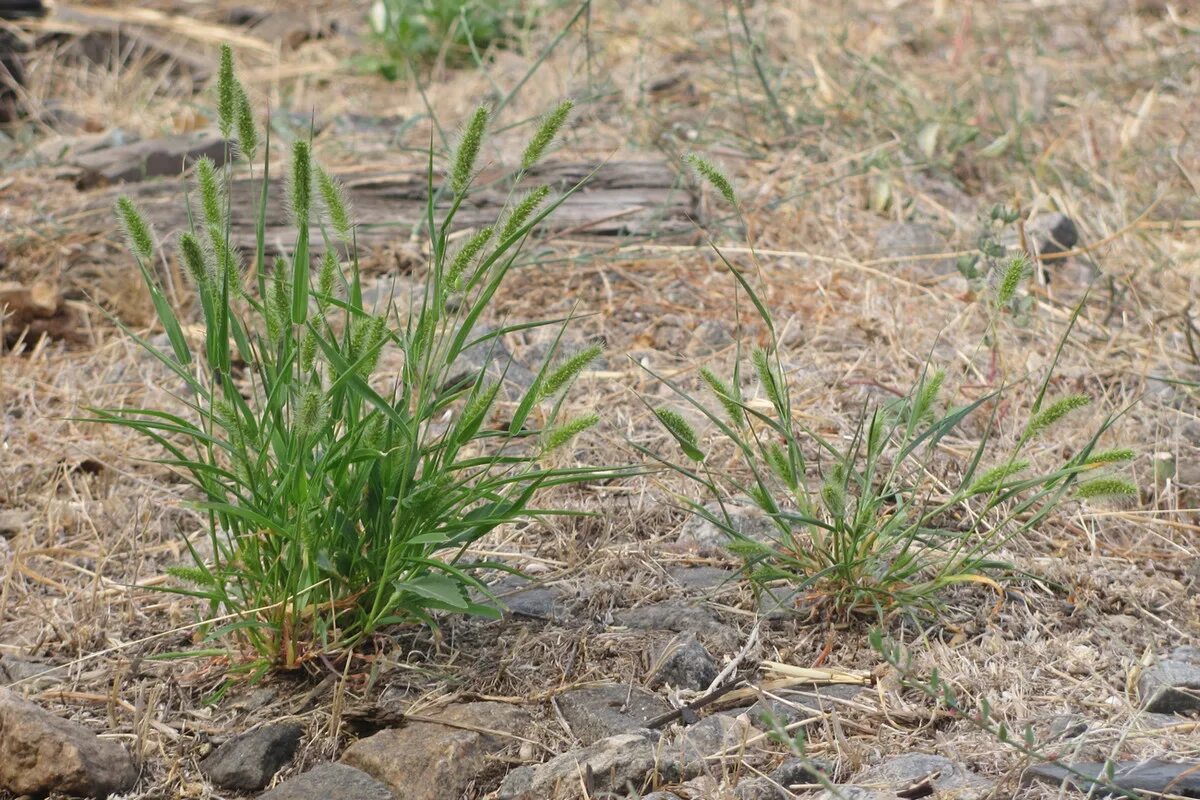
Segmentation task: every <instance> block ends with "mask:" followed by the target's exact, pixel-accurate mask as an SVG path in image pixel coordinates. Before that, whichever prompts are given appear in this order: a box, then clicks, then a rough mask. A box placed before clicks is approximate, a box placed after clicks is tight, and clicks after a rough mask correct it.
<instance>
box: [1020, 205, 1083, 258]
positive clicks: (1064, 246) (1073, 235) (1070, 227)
mask: <svg viewBox="0 0 1200 800" xmlns="http://www.w3.org/2000/svg"><path fill="white" fill-rule="evenodd" d="M1025 239H1026V240H1027V241H1028V242H1029V243H1030V244H1032V245H1033V246H1034V247H1036V248H1037V252H1038V254H1039V255H1049V254H1050V253H1065V252H1066V251H1067V250H1070V249H1071V248H1072V247H1074V246H1075V245H1076V244H1078V243H1079V229H1078V228H1076V227H1075V222H1074V221H1073V220H1072V219H1071V218H1070V217H1068V216H1067V215H1066V214H1060V213H1058V212H1054V213H1051V214H1038V215H1037V216H1036V217H1034V218H1033V219H1032V220H1030V221H1029V222H1027V223H1026V224H1025Z"/></svg>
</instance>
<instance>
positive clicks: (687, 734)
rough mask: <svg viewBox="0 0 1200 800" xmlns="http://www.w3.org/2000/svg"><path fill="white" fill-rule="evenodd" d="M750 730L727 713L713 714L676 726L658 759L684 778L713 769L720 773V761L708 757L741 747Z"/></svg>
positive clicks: (666, 769)
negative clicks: (692, 723)
mask: <svg viewBox="0 0 1200 800" xmlns="http://www.w3.org/2000/svg"><path fill="white" fill-rule="evenodd" d="M751 733H752V731H750V729H749V726H748V725H747V724H746V723H745V722H744V721H742V720H739V719H738V718H736V717H732V716H729V715H727V714H714V715H712V716H710V717H705V718H704V719H702V720H700V721H699V722H697V723H696V724H695V725H689V726H687V727H685V728H680V729H677V730H676V731H675V732H674V733H673V734H672V735H671V737H670V740H669V741H664V743H663V744H662V746H661V747H660V749H659V758H660V760H661V763H662V764H663V765H670V766H669V768H667V767H664V768H663V769H664V771H667V772H669V773H671V774H672V775H673V776H678V777H681V778H683V779H684V780H689V779H692V778H696V777H698V776H700V775H703V774H705V773H708V772H712V771H714V770H715V771H718V772H719V770H720V760H719V759H716V758H714V759H713V760H712V761H709V757H710V756H717V755H719V754H722V753H724V752H725V751H727V750H730V749H733V748H737V747H740V746H741V744H742V743H743V742H745V741H746V739H748V738H749V737H750V735H751Z"/></svg>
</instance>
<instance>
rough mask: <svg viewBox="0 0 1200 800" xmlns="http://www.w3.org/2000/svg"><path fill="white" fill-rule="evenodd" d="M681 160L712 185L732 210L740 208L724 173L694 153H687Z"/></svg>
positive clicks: (731, 185)
mask: <svg viewBox="0 0 1200 800" xmlns="http://www.w3.org/2000/svg"><path fill="white" fill-rule="evenodd" d="M683 159H684V161H686V162H687V163H688V164H690V165H691V166H692V169H694V170H696V172H697V173H698V174H699V175H700V177H702V178H704V179H705V180H706V181H708V182H709V183H710V184H712V186H713V188H714V189H716V190H717V191H718V192H719V193H720V195H721V197H724V198H725V202H726V203H729V205H730V206H731V207H733V209H734V210H737V209H739V208H741V206H740V205H739V204H738V199H737V195H736V194H734V191H733V184H731V183H730V182H729V179H728V178H726V177H725V174H724V173H722V172H721V171H720V170H719V169H717V167H716V165H714V164H713V163H712V162H711V161H708V160H706V159H704V158H701V157H700V156H698V155H696V154H695V153H688V154H687V155H686V156H684V157H683Z"/></svg>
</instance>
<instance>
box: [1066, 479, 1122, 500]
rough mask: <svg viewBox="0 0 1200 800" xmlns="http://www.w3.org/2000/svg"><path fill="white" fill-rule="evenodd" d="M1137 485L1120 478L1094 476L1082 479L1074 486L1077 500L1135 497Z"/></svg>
mask: <svg viewBox="0 0 1200 800" xmlns="http://www.w3.org/2000/svg"><path fill="white" fill-rule="evenodd" d="M1137 493H1138V490H1137V487H1136V486H1134V485H1133V484H1132V483H1130V482H1129V481H1126V480H1121V479H1120V478H1096V479H1095V480H1090V481H1084V482H1083V483H1081V484H1079V485H1078V486H1076V487H1075V498H1076V499H1077V500H1096V499H1100V498H1118V497H1136V496H1137Z"/></svg>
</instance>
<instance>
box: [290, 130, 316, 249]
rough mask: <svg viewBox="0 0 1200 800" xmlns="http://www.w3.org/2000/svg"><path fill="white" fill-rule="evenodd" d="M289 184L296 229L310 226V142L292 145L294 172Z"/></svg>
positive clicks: (298, 141)
mask: <svg viewBox="0 0 1200 800" xmlns="http://www.w3.org/2000/svg"><path fill="white" fill-rule="evenodd" d="M290 178H291V179H290V182H289V187H288V188H289V200H290V201H291V206H292V218H293V219H294V220H295V222H296V227H305V226H307V225H308V214H309V209H310V207H311V204H312V154H311V152H310V151H309V147H308V142H307V141H305V140H304V139H297V140H296V141H295V142H293V143H292V172H291V176H290Z"/></svg>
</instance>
